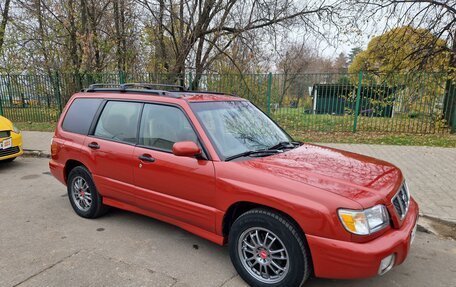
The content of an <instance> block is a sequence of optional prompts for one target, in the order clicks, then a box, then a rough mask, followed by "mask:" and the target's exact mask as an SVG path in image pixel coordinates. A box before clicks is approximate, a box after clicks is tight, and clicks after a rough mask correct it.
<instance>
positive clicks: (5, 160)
mask: <svg viewBox="0 0 456 287" xmlns="http://www.w3.org/2000/svg"><path fill="white" fill-rule="evenodd" d="M15 159H16V158H15V157H10V158H7V159H3V160H0V162H5V163H6V162H12V161H13V160H15Z"/></svg>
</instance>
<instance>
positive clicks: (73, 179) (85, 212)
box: [67, 166, 108, 218]
mask: <svg viewBox="0 0 456 287" xmlns="http://www.w3.org/2000/svg"><path fill="white" fill-rule="evenodd" d="M67 190H68V198H69V199H70V203H71V206H72V207H73V209H74V211H75V212H76V213H77V214H78V215H79V216H82V217H85V218H97V217H99V216H101V215H103V214H105V213H106V211H107V210H108V207H107V206H106V205H104V204H103V202H102V198H101V196H100V194H99V193H98V191H97V189H96V187H95V184H94V182H93V179H92V176H91V174H90V172H89V171H88V170H87V169H86V168H85V167H83V166H77V167H75V168H73V169H72V170H71V171H70V174H69V175H68V184H67Z"/></svg>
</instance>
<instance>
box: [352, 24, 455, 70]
mask: <svg viewBox="0 0 456 287" xmlns="http://www.w3.org/2000/svg"><path fill="white" fill-rule="evenodd" d="M448 62H449V54H448V49H447V47H446V42H445V41H444V40H443V39H439V38H437V37H436V36H434V35H433V34H432V33H431V32H429V30H426V29H422V28H413V27H410V26H404V27H399V28H394V29H392V30H390V31H388V32H386V33H384V34H382V35H380V36H377V37H374V38H373V39H372V40H371V41H370V42H369V44H368V46H367V49H366V50H364V51H362V52H360V53H359V54H358V55H356V57H355V59H354V60H353V63H352V64H351V65H350V66H349V72H351V73H356V72H359V71H361V70H362V71H367V72H373V73H376V74H390V73H404V72H412V71H419V72H422V71H426V72H440V71H446V70H447V69H448Z"/></svg>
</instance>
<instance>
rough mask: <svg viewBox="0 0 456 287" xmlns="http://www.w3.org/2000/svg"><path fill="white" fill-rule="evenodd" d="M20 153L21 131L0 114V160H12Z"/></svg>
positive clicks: (21, 151)
mask: <svg viewBox="0 0 456 287" xmlns="http://www.w3.org/2000/svg"><path fill="white" fill-rule="evenodd" d="M22 153H23V150H22V135H21V132H20V131H19V129H18V128H16V127H15V126H14V125H13V123H12V122H11V121H10V120H8V119H7V118H5V117H2V116H0V161H1V162H4V161H13V160H14V159H15V158H16V157H18V156H20V155H21V154H22Z"/></svg>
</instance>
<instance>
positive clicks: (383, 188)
mask: <svg viewBox="0 0 456 287" xmlns="http://www.w3.org/2000/svg"><path fill="white" fill-rule="evenodd" d="M237 164H239V165H242V166H244V167H248V168H249V169H251V168H254V169H256V170H258V171H261V172H267V173H270V174H272V175H273V176H277V177H281V178H286V179H291V180H293V181H297V182H300V183H303V184H306V185H311V186H313V187H317V188H319V189H323V190H326V191H329V192H333V193H336V194H338V195H341V196H344V197H346V198H349V199H351V200H354V201H356V202H358V203H360V204H361V205H362V206H363V207H369V206H372V205H374V204H379V203H383V204H388V203H390V202H391V201H390V200H391V198H392V197H393V196H394V194H395V192H396V191H397V190H398V188H399V187H400V185H401V184H402V180H403V176H402V173H401V171H400V170H399V169H398V168H397V167H395V166H394V165H392V164H390V163H388V162H385V161H382V160H378V159H375V158H372V157H368V156H363V155H360V154H356V153H351V152H347V151H343V150H338V149H333V148H328V147H323V146H318V145H311V144H304V145H302V146H300V147H299V148H295V149H293V150H289V151H287V152H283V153H280V154H276V155H272V156H268V157H262V158H256V159H253V160H248V161H238V162H237Z"/></svg>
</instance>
